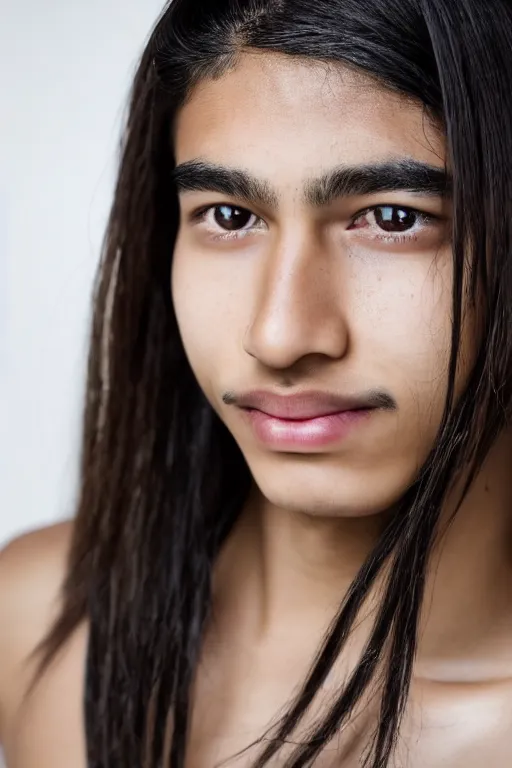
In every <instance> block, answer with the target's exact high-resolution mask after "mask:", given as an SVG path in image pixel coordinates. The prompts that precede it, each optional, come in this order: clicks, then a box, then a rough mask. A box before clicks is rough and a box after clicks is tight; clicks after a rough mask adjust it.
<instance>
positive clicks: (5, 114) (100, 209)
mask: <svg viewBox="0 0 512 768" xmlns="http://www.w3.org/2000/svg"><path fill="white" fill-rule="evenodd" d="M163 5H164V0H0V546H1V545H2V544H3V543H5V542H6V541H7V540H9V539H10V538H12V537H13V536H15V535H16V534H18V533H19V532H21V531H24V530H28V529H32V528H36V527H39V526H41V525H45V524H47V523H50V522H53V521H55V520H57V519H60V518H63V517H69V516H71V515H72V514H73V506H74V497H75V491H76V482H77V468H78V449H79V434H80V416H81V407H82V402H81V401H82V392H83V385H84V370H85V357H86V346H87V345H86V339H87V331H88V320H89V313H90V298H91V289H92V280H93V276H94V270H95V267H96V265H97V261H98V257H99V250H100V244H101V239H102V235H103V230H104V226H105V221H106V217H107V214H108V208H109V204H110V201H111V194H112V185H113V181H114V173H115V168H116V160H117V145H118V137H119V132H120V127H121V121H122V117H123V115H124V108H125V104H126V98H127V94H128V89H129V86H130V82H131V79H132V76H133V73H134V67H135V64H136V61H137V59H138V57H139V55H140V53H141V51H142V48H143V45H144V42H145V40H146V38H147V35H148V33H149V30H150V28H151V27H152V26H153V23H154V22H155V21H156V19H157V17H158V15H159V13H160V11H161V9H162V6H163Z"/></svg>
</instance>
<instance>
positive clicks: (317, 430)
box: [224, 391, 390, 451]
mask: <svg viewBox="0 0 512 768" xmlns="http://www.w3.org/2000/svg"><path fill="white" fill-rule="evenodd" d="M224 402H228V403H231V404H235V405H237V406H238V408H239V409H240V410H241V412H242V414H243V416H244V418H245V420H246V421H247V422H248V423H249V425H250V426H251V428H252V431H253V433H254V435H255V437H256V438H257V440H258V441H259V442H261V443H264V444H265V445H266V446H268V447H272V448H275V449H277V450H279V449H281V450H288V451H290V450H291V451H307V450H311V449H315V448H316V449H320V448H322V447H324V446H327V445H331V444H333V443H340V442H341V441H343V440H344V439H345V438H346V437H348V435H349V434H350V433H351V432H352V431H353V429H354V428H355V427H356V426H358V425H362V424H363V423H364V422H365V421H366V420H368V418H369V417H370V416H371V415H372V414H373V413H374V412H375V411H376V410H377V409H379V408H384V407H390V398H389V397H388V396H387V395H386V396H383V395H382V393H370V394H367V395H365V396H358V397H352V396H350V397H348V396H344V397H340V396H338V395H333V394H330V393H323V392H306V393H300V394H294V395H288V396H283V395H276V394H273V393H270V392H265V391H253V392H249V393H247V394H245V395H241V396H236V397H233V396H231V397H229V396H228V397H227V399H226V397H225V398H224Z"/></svg>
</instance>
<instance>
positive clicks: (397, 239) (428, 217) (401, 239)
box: [191, 203, 438, 244]
mask: <svg viewBox="0 0 512 768" xmlns="http://www.w3.org/2000/svg"><path fill="white" fill-rule="evenodd" d="M222 206H226V207H230V208H236V209H238V210H240V211H244V212H247V213H250V211H249V209H247V208H241V207H239V206H237V205H230V204H229V203H228V204H226V203H217V204H216V205H209V206H207V207H206V208H201V209H199V210H198V211H195V212H194V213H193V214H192V216H191V220H192V221H193V222H196V223H204V222H205V220H206V216H207V214H208V213H210V212H211V211H215V209H217V208H221V207H222ZM379 208H394V209H398V210H400V211H406V212H407V213H413V214H414V215H415V216H416V223H420V224H423V225H426V224H431V223H432V222H433V221H437V220H438V217H437V216H434V215H433V214H431V213H424V212H423V211H419V210H417V209H416V208H411V207H409V206H405V205H397V204H394V205H392V204H390V203H386V204H383V203H381V204H380V205H372V206H370V207H368V208H365V209H364V210H362V211H359V212H358V213H357V214H356V215H355V216H353V217H352V222H351V223H352V225H353V224H354V223H355V222H356V221H357V220H358V219H361V218H362V217H363V216H366V215H367V214H369V213H372V212H373V211H376V210H378V209H379ZM251 216H255V218H256V220H257V221H262V219H260V218H259V217H258V216H256V214H251ZM253 231H254V230H253V229H251V228H249V229H239V230H233V231H231V232H230V231H225V232H220V233H219V232H218V231H216V232H215V233H213V232H212V230H208V232H209V236H210V238H211V239H212V240H215V241H222V240H241V239H243V238H244V237H247V235H250V234H252V233H253ZM372 240H378V241H380V242H388V243H389V242H392V243H397V244H400V243H406V242H411V241H416V240H418V235H417V234H405V233H392V232H390V233H386V232H384V231H382V234H378V235H374V236H373V237H372Z"/></svg>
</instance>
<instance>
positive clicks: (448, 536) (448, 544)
mask: <svg viewBox="0 0 512 768" xmlns="http://www.w3.org/2000/svg"><path fill="white" fill-rule="evenodd" d="M511 458H512V435H504V436H502V437H501V438H500V439H499V440H498V441H497V442H496V444H495V446H494V447H493V449H492V450H491V452H490V454H489V456H488V458H487V460H486V462H485V464H484V466H483V467H482V470H481V471H480V473H479V475H478V477H477V478H476V480H475V482H474V483H473V486H472V488H471V490H470V493H469V494H468V495H467V497H466V499H465V501H464V503H463V504H462V506H461V508H460V510H459V511H458V513H457V515H456V517H455V519H454V521H453V523H452V524H451V525H450V526H449V528H448V530H447V532H446V533H445V535H444V536H443V537H442V538H440V539H439V541H438V542H437V543H436V545H435V547H434V551H433V555H432V558H431V562H430V566H429V571H428V574H427V584H426V594H425V601H424V606H423V611H422V616H421V621H420V641H419V649H418V656H417V669H418V674H420V675H421V676H427V677H429V679H442V680H447V679H451V678H464V679H465V680H466V679H467V676H468V675H469V674H471V675H472V676H474V677H476V678H478V679H480V678H482V679H483V678H484V677H486V678H489V677H501V676H503V675H504V671H505V670H507V669H508V670H509V672H510V674H511V675H512V653H511V652H510V651H509V650H508V646H511V647H512V643H510V638H511V637H512V601H511V600H510V594H511V593H512V592H511V582H512V557H511V555H512V552H511V548H512V546H511V545H512V530H511V528H512V515H511V511H512V482H511V480H510V466H511V461H510V460H511ZM449 514H450V509H449V508H448V506H447V508H446V510H444V511H443V516H444V517H446V519H448V518H449ZM385 522H386V516H385V515H376V516H373V517H361V518H335V517H331V518H328V519H325V518H318V517H313V516H311V515H308V514H307V513H298V512H290V511H287V510H284V509H282V508H278V507H276V506H274V505H272V504H270V503H269V502H268V501H267V500H266V499H264V498H263V497H262V495H261V494H260V493H259V492H258V491H257V490H256V489H255V490H254V492H253V493H252V495H251V497H250V499H249V501H248V503H247V505H246V507H245V509H244V510H243V512H242V515H241V517H240V519H239V521H238V524H237V526H236V528H235V530H234V532H233V534H232V535H231V537H230V539H229V541H228V542H227V544H226V547H225V549H224V551H223V553H222V556H221V558H220V560H219V564H218V568H217V572H216V578H215V604H216V613H217V615H218V616H219V617H220V618H221V620H222V621H223V622H226V623H227V627H228V628H229V626H230V625H231V624H232V625H233V626H236V628H237V632H238V633H239V634H242V635H245V637H246V638H250V639H251V641H252V642H258V640H259V641H261V643H262V644H266V642H267V640H268V639H269V638H270V637H277V636H280V637H288V638H289V642H290V644H291V645H293V644H294V643H302V644H303V645H304V646H308V647H309V648H311V649H314V648H316V647H317V646H318V644H319V642H320V640H321V637H322V636H323V634H324V633H325V630H326V628H327V626H328V624H329V622H330V621H331V620H332V618H333V616H334V615H335V614H336V612H337V610H338V608H339V606H340V604H341V602H342V600H343V597H344V595H345V593H346V591H347V589H348V588H349V586H350V584H351V582H352V581H353V579H354V577H355V576H356V574H357V572H358V570H359V568H360V567H361V565H362V563H363V562H364V560H365V558H366V557H367V556H368V554H369V553H370V552H371V550H372V548H373V547H374V545H375V543H376V541H377V540H378V537H379V535H380V534H381V532H382V530H383V527H384V525H385ZM368 630H369V625H368V622H365V621H362V622H361V623H358V626H357V628H355V629H354V632H353V634H354V633H355V635H357V632H359V633H360V635H361V643H359V642H356V645H357V646H361V647H362V643H363V641H364V639H366V637H367V632H368ZM363 635H364V637H363ZM506 641H507V642H506Z"/></svg>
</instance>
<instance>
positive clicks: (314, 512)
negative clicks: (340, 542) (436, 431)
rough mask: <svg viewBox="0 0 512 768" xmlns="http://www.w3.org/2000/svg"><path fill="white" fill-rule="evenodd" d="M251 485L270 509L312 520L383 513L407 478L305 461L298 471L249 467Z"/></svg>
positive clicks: (296, 468)
mask: <svg viewBox="0 0 512 768" xmlns="http://www.w3.org/2000/svg"><path fill="white" fill-rule="evenodd" d="M249 467H250V470H251V472H252V476H253V478H254V482H255V484H256V486H257V488H258V489H259V491H260V493H261V494H262V495H263V497H264V498H265V499H266V500H267V501H268V503H270V504H271V505H272V506H275V507H277V508H280V509H284V510H287V511H289V512H296V513H303V514H308V515H311V516H312V517H345V518H349V517H371V516H373V515H378V514H382V513H384V512H387V511H388V510H389V509H390V508H391V507H393V506H394V505H395V504H396V502H397V501H399V499H400V498H401V497H402V496H403V494H404V493H405V492H406V490H407V488H408V487H409V485H410V480H411V478H409V477H408V478H405V477H401V478H400V477H397V476H395V477H392V476H390V473H389V472H386V473H385V476H383V475H384V473H383V472H380V473H379V472H378V471H377V470H373V471H371V470H365V469H349V468H346V467H325V466H322V464H321V462H315V461H313V460H311V458H310V457H308V458H307V459H306V460H305V461H302V462H300V466H298V467H293V468H291V467H285V466H282V464H281V466H280V467H272V468H271V467H268V466H267V467H263V466H250V465H249Z"/></svg>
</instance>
